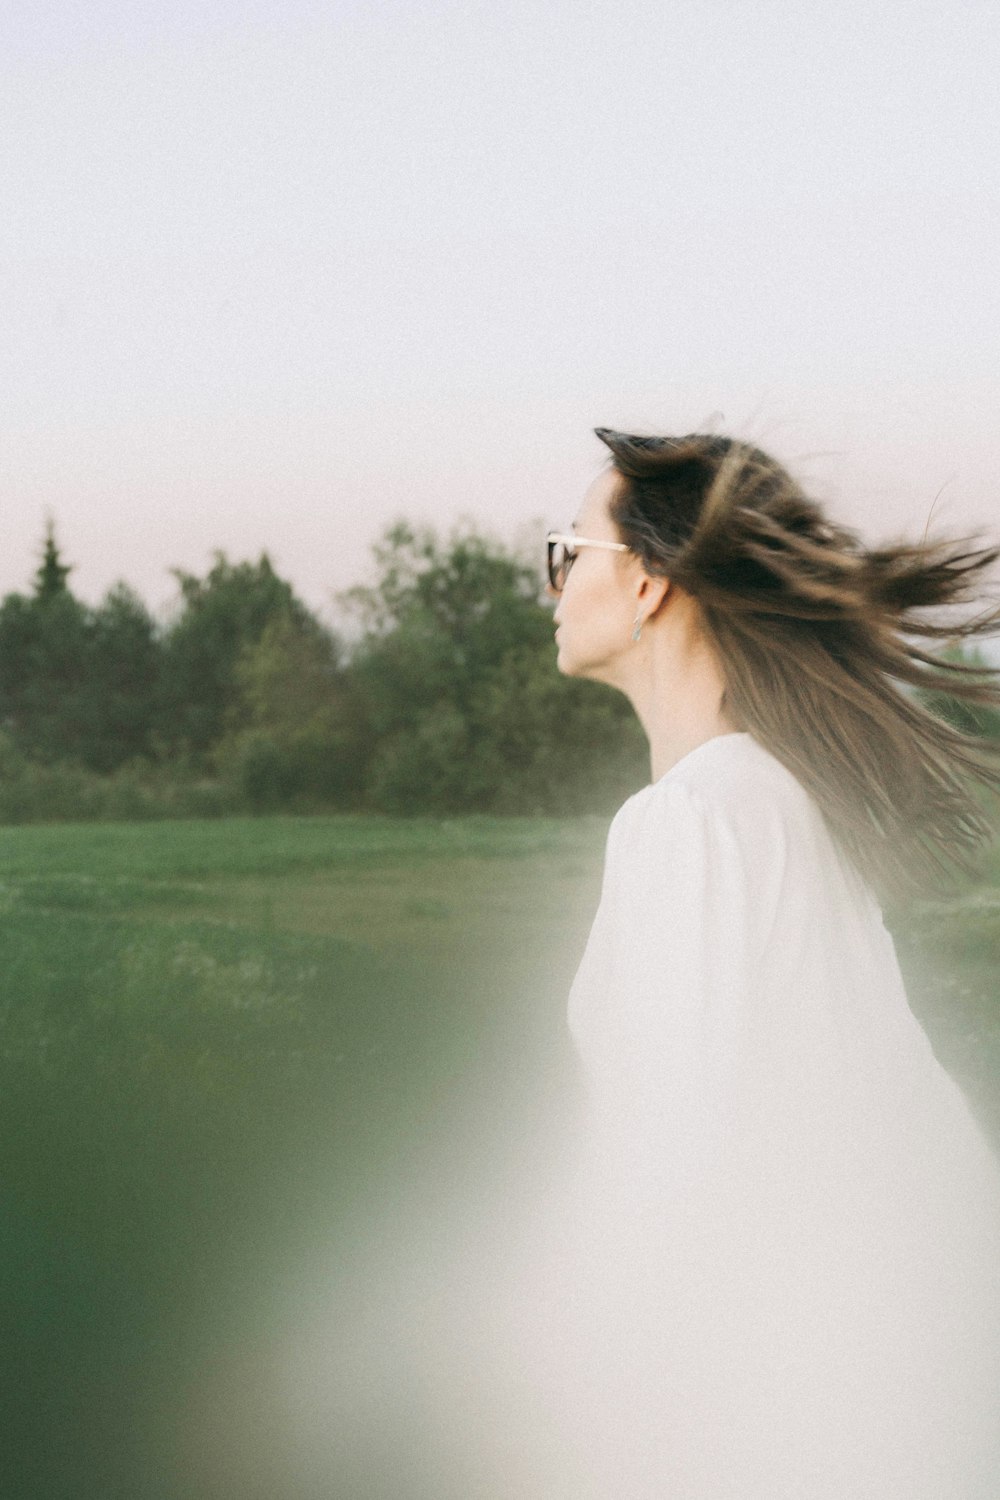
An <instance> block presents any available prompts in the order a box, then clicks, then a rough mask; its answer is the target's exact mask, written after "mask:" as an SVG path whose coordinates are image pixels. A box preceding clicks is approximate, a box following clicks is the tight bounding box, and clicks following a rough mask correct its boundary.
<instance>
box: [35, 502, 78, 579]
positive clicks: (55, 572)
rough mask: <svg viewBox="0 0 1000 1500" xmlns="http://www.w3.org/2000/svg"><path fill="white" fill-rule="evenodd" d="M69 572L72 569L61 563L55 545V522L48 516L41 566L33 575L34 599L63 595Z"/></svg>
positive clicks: (57, 548)
mask: <svg viewBox="0 0 1000 1500" xmlns="http://www.w3.org/2000/svg"><path fill="white" fill-rule="evenodd" d="M71 572H72V568H71V567H70V566H69V565H68V564H66V563H64V562H63V561H62V557H61V555H60V552H59V547H58V545H57V543H56V531H55V522H54V521H53V520H52V517H51V516H50V517H49V519H48V520H47V521H46V523H45V542H44V544H43V548H42V562H41V566H40V567H39V569H38V572H37V573H36V574H35V598H36V599H55V598H57V597H58V596H59V595H60V594H65V593H66V592H67V588H66V579H67V578H68V577H69V575H70V573H71Z"/></svg>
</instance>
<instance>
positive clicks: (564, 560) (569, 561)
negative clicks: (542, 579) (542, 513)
mask: <svg viewBox="0 0 1000 1500" xmlns="http://www.w3.org/2000/svg"><path fill="white" fill-rule="evenodd" d="M545 545H546V546H547V548H548V567H549V583H550V584H551V585H552V588H553V591H554V592H555V593H557V594H561V593H562V591H563V588H564V587H565V584H566V577H567V574H568V573H569V570H570V568H571V567H572V566H573V564H574V562H575V561H576V552H577V548H578V547H603V548H604V549H605V551H607V552H627V551H628V548H627V547H626V545H625V543H624V542H595V541H594V540H593V539H592V538H591V537H588V536H576V535H575V534H574V535H573V536H566V535H564V534H563V533H562V532H561V531H550V532H549V534H548V536H547V537H546V538H545Z"/></svg>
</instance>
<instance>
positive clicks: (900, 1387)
mask: <svg viewBox="0 0 1000 1500" xmlns="http://www.w3.org/2000/svg"><path fill="white" fill-rule="evenodd" d="M597 435H598V437H599V438H600V439H601V440H602V441H603V442H604V443H605V444H606V445H607V446H608V448H609V449H610V451H611V455H612V464H611V468H610V469H609V470H608V471H607V472H605V473H603V474H601V475H600V477H599V478H598V479H597V480H596V481H595V482H594V484H593V485H592V486H591V487H590V489H589V491H588V492H587V495H586V497H585V499H584V503H583V507H582V509H581V511H580V513H579V516H578V518H577V521H576V522H575V524H574V533H573V535H572V536H569V537H560V536H558V535H553V536H552V537H550V542H549V565H550V583H551V588H552V591H553V593H554V594H556V595H558V605H557V607H556V611H555V619H556V622H557V630H556V641H557V644H558V665H559V668H560V670H561V671H562V672H564V673H567V674H569V675H572V676H578V677H587V678H593V679H594V680H596V681H599V682H604V683H608V684H611V685H612V686H614V687H616V688H618V689H620V690H621V691H622V692H623V693H625V694H626V695H627V696H628V698H629V699H630V701H631V703H632V705H633V706H634V708H635V711H636V713H637V714H638V716H639V719H640V720H641V723H642V725H643V728H644V729H645V731H646V734H647V736H648V738H649V743H650V750H651V759H652V783H651V785H649V786H648V787H646V788H645V789H644V790H642V791H640V792H639V793H638V794H637V795H636V796H634V797H632V798H631V799H630V800H629V801H628V802H627V803H626V804H625V806H624V807H623V808H622V809H621V811H620V812H619V813H618V815H617V816H616V818H615V819H614V822H613V824H612V826H611V830H610V834H609V838H608V846H607V855H606V864H605V873H604V883H603V889H602V895H601V901H600V906H599V909H598V912H597V915H596V918H595V921H594V925H593V929H592V932H591V935H590V939H589V942H588V945H587V948H586V952H585V954H584V957H583V961H582V964H581V966H580V970H579V972H578V974H577V977H576V980H575V982H574V985H573V989H572V992H571V996H570V1004H569V1022H570V1029H571V1033H572V1037H573V1040H574V1043H575V1046H576V1049H577V1052H578V1055H579V1059H580V1062H581V1067H582V1073H583V1076H584V1081H585V1085H586V1095H587V1099H586V1106H585V1109H584V1112H583V1117H582V1119H581V1121H580V1128H579V1136H578V1147H579V1149H578V1151H577V1155H576V1161H575V1165H574V1173H573V1177H572V1187H571V1189H569V1190H567V1193H566V1194H565V1195H564V1196H563V1197H562V1198H561V1199H560V1202H559V1205H558V1209H556V1208H555V1206H554V1205H550V1212H549V1214H548V1218H547V1220H546V1223H545V1227H544V1229H543V1228H542V1226H541V1223H536V1224H535V1225H534V1227H533V1229H532V1231H531V1232H530V1233H528V1234H526V1236H525V1242H524V1246H525V1248H524V1253H523V1259H524V1273H523V1276H522V1278H521V1280H520V1281H517V1280H516V1278H515V1282H514V1283H513V1285H514V1286H516V1291H514V1290H508V1294H507V1297H506V1298H504V1297H502V1296H501V1295H500V1293H499V1291H498V1289H497V1288H496V1287H494V1288H493V1289H492V1301H491V1306H492V1307H493V1309H494V1312H495V1319H494V1321H495V1330H494V1331H495V1336H496V1338H497V1340H498V1341H502V1339H503V1337H504V1328H505V1327H506V1328H507V1330H508V1334H509V1330H510V1329H511V1328H513V1327H515V1325H516V1327H517V1328H518V1330H519V1332H518V1333H517V1335H516V1337H513V1339H512V1341H511V1343H510V1346H509V1368H508V1376H507V1381H506V1382H501V1383H500V1385H499V1387H498V1390H499V1391H502V1392H503V1393H504V1394H503V1395H499V1396H498V1398H497V1399H498V1411H500V1412H501V1413H502V1415H501V1416H500V1417H498V1419H497V1422H496V1424H495V1425H496V1427H497V1429H498V1430H499V1429H501V1428H503V1429H505V1430H506V1432H507V1433H508V1434H509V1447H508V1451H507V1455H506V1457H507V1461H508V1463H509V1465H510V1467H509V1471H508V1475H509V1477H508V1480H507V1484H506V1486H504V1485H503V1483H502V1482H500V1481H497V1484H498V1488H497V1489H496V1494H497V1495H498V1496H499V1495H501V1494H502V1495H504V1496H506V1497H510V1500H514V1497H524V1500H526V1497H528V1496H531V1497H537V1500H542V1497H544V1500H552V1497H553V1496H556V1495H560V1496H562V1495H566V1496H570V1495H572V1496H574V1497H575V1500H579V1497H582V1496H584V1495H588V1496H594V1497H600V1500H646V1497H649V1500H652V1497H656V1500H667V1497H670V1500H728V1497H732V1500H737V1497H738V1500H973V1497H974V1500H995V1497H996V1495H997V1494H998V1493H1000V1438H998V1428H1000V1423H998V1409H997V1407H998V1400H1000V1378H998V1377H1000V1183H998V1171H997V1166H996V1163H995V1160H994V1158H993V1156H992V1154H991V1153H990V1151H989V1150H988V1148H987V1146H986V1145H985V1143H984V1140H983V1137H982V1135H981V1133H980V1131H979V1129H978V1127H977V1125H976V1124H975V1123H974V1121H973V1119H972V1117H971V1116H970V1113H969V1111H968V1109H967V1107H966V1104H965V1102H964V1100H963V1098H962V1097H961V1095H960V1094H959V1092H958V1090H957V1088H956V1087H955V1085H954V1084H953V1083H952V1081H951V1079H950V1078H949V1077H948V1076H947V1074H946V1073H945V1072H944V1071H943V1070H942V1068H941V1067H940V1065H939V1064H938V1063H937V1061H936V1059H935V1057H934V1054H933V1053H932V1051H931V1048H930V1046H929V1044H928V1042H927V1040H926V1038H925V1036H924V1033H923V1031H922V1030H921V1028H920V1026H919V1025H918V1024H917V1022H916V1020H915V1019H914V1017H913V1015H912V1013H911V1011H910V1009H909V1007H908V1005H907V1002H906V997H905V994H904V992H903V987H902V983H901V980H900V974H899V969H898V966H897V963H896V958H895V954H894V950H893V945H892V942H891V939H890V938H889V936H888V934H887V932H886V930H885V927H884V926H883V923H882V920H881V913H880V906H879V900H880V898H884V897H885V896H887V895H897V894H899V893H901V892H905V891H913V890H919V889H927V888H933V886H934V884H935V881H937V880H938V879H939V875H940V872H941V871H943V870H944V869H947V868H948V867H949V866H952V865H956V864H957V865H962V864H964V863H966V861H967V857H968V854H969V851H970V850H971V849H973V848H974V846H975V845H976V844H977V842H979V841H980V840H982V839H984V838H986V837H987V836H988V835H989V833H990V827H989V824H988V823H987V822H986V820H985V819H984V817H983V815H982V812H981V811H980V807H979V804H978V803H977V800H976V798H975V797H974V795H973V794H972V792H970V790H969V789H968V788H969V784H970V782H972V783H975V782H976V781H978V782H980V783H981V784H986V785H992V786H996V785H997V784H1000V770H998V767H997V764H996V759H995V757H994V759H993V760H992V761H991V760H990V752H989V750H988V747H987V746H985V745H983V744H980V743H977V742H976V741H975V740H973V739H970V738H969V737H966V736H965V735H964V734H962V733H960V732H959V731H958V730H957V729H955V728H953V727H952V726H951V725H950V724H948V723H946V722H944V721H943V720H941V719H939V718H936V717H933V716H931V715H930V714H929V713H927V712H926V711H925V710H924V709H923V708H921V707H920V706H919V704H918V703H917V702H916V701H915V699H914V698H913V697H912V696H910V695H908V694H907V693H906V692H905V690H903V689H902V688H901V686H900V684H907V683H909V684H913V685H924V686H927V687H931V688H934V689H940V690H942V691H944V692H948V693H951V694H953V695H958V696H964V697H966V698H968V699H970V700H973V701H978V702H996V701H997V696H998V695H997V688H996V686H995V683H994V681H993V678H992V674H991V673H990V672H989V671H988V670H987V669H986V668H970V667H968V666H965V667H962V666H958V665H953V664H950V663H945V662H944V661H941V660H938V659H937V658H935V657H934V656H932V655H929V654H927V653H925V652H924V651H922V650H921V649H919V648H918V647H917V646H916V645H915V644H913V642H912V639H911V637H913V636H918V637H920V636H923V637H931V638H933V637H949V638H954V637H957V636H972V635H974V634H976V633H977V632H986V631H987V630H989V629H996V627H997V623H998V620H1000V611H993V612H992V613H988V614H986V615H980V617H979V618H978V619H973V620H969V621H966V622H965V623H961V624H956V623H955V622H954V620H952V621H950V622H949V623H947V624H945V623H943V622H942V620H941V618H940V616H938V617H937V618H934V617H930V616H928V615H926V614H924V613H922V612H923V611H925V610H927V609H933V608H934V607H936V606H940V605H949V604H955V603H961V602H963V601H964V600H966V599H968V598H969V597H970V595H971V594H972V593H973V592H974V586H975V585H976V584H977V582H978V581H979V580H980V579H981V577H982V575H983V573H984V570H985V569H986V568H987V567H989V565H990V564H991V563H993V562H994V561H995V560H996V558H997V557H998V555H1000V549H978V550H977V549H969V548H965V547H961V546H948V545H945V544H940V543H933V544H932V543H928V544H920V545H914V546H904V545H898V546H894V547H889V548H885V549H883V550H878V551H871V550H866V549H865V548H863V547H862V546H861V545H860V543H859V541H858V538H857V537H856V536H855V535H854V534H853V533H852V532H850V531H848V530H846V529H844V528H842V527H839V526H834V525H831V524H830V523H829V522H828V521H827V520H826V519H825V518H824V516H823V514H822V512H821V510H820V509H819V507H818V506H817V505H816V504H815V503H813V502H812V501H811V500H809V499H808V498H806V497H805V496H804V495H803V493H802V492H801V490H800V489H799V488H798V487H797V485H796V484H795V483H794V482H793V480H792V479H791V478H790V477H789V476H788V474H787V473H785V472H784V470H783V469H782V468H781V467H779V465H778V464H776V463H775V462H774V461H773V460H772V459H770V458H769V457H767V456H766V455H765V454H763V453H761V452H760V451H759V450H757V449H755V448H751V447H748V446H746V445H742V444H739V443H736V442H734V441H730V440H728V439H726V438H723V437H719V436H691V437H685V438H679V439H668V438H644V437H634V436H628V435H625V434H622V433H616V432H611V431H609V430H606V429H598V432H597ZM543 1246H544V1249H543ZM525 1391H527V1392H529V1395H528V1397H527V1399H525V1398H524V1392H525ZM519 1392H520V1395H518V1393H519ZM508 1401H509V1404H504V1403H505V1402H508ZM519 1402H520V1404H519ZM469 1420H470V1421H474V1418H472V1417H470V1418H469ZM522 1424H523V1425H522ZM522 1434H523V1439H524V1440H523V1442H522V1441H521V1438H522ZM543 1451H544V1453H545V1456H544V1457H543V1456H542V1454H543ZM479 1492H480V1491H477V1493H479ZM481 1492H482V1493H483V1494H486V1493H487V1489H483V1490H482V1491H481ZM489 1493H490V1494H491V1495H492V1494H493V1491H492V1490H490V1491H489Z"/></svg>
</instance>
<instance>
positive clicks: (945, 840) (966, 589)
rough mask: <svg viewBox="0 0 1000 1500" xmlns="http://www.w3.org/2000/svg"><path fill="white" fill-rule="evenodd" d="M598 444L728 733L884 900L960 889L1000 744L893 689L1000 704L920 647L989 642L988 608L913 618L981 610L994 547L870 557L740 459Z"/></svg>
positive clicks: (793, 488) (614, 441) (994, 781)
mask: <svg viewBox="0 0 1000 1500" xmlns="http://www.w3.org/2000/svg"><path fill="white" fill-rule="evenodd" d="M595 430H596V433H597V436H598V437H599V438H600V439H601V441H602V442H603V443H605V444H606V445H607V446H608V448H609V449H610V450H611V454H612V464H613V467H614V469H615V470H616V472H617V473H618V475H619V476H620V480H621V482H620V484H619V485H618V489H617V492H616V495H615V497H614V499H613V500H612V503H611V516H612V519H613V520H614V521H615V523H616V524H617V526H618V528H619V531H620V533H621V536H622V540H623V541H625V542H626V543H627V544H628V546H629V547H630V548H631V549H632V550H633V551H634V552H635V553H636V554H637V555H638V556H639V557H640V558H641V559H642V562H643V566H644V567H645V568H646V570H647V572H649V573H651V574H654V575H659V576H661V577H667V578H669V579H671V580H672V581H673V582H674V583H676V584H678V585H679V586H680V587H681V588H682V589H684V590H685V591H686V592H688V593H689V594H691V595H692V596H693V597H694V599H695V600H696V601H697V602H698V604H699V606H700V614H701V619H702V622H703V627H704V629H705V631H706V634H707V637H708V639H709V640H710V642H711V643H712V644H713V646H714V647H715V649H716V652H717V654H718V657H719V660H720V664H721V666H722V670H723V674H724V678H725V684H726V686H725V693H724V697H723V707H724V710H725V712H726V713H727V716H728V717H729V719H730V721H731V722H733V723H734V724H735V726H736V727H737V728H740V729H745V730H748V731H749V732H750V733H751V734H752V735H753V736H754V738H755V739H757V740H758V741H759V742H760V743H761V744H762V745H764V746H765V747H766V748H767V749H768V750H770V751H771V753H772V754H773V755H775V756H776V757H777V759H778V760H780V761H781V762H782V763H783V764H784V765H785V766H787V767H788V769H789V770H790V771H791V772H792V774H793V775H794V776H795V777H796V778H797V779H798V780H799V782H800V783H801V784H802V785H803V786H804V787H805V788H806V790H807V791H808V792H809V793H810V794H811V795H812V797H813V798H814V799H815V801H816V802H817V803H818V805H819V807H820V808H821V810H822V812H823V814H824V815H825V817H826V820H827V823H828V825H829V827H830V829H831V832H832V833H833V835H834V836H835V838H836V839H837V841H838V843H839V845H840V846H841V848H842V849H843V850H844V851H845V853H846V854H847V855H848V857H849V859H850V860H851V861H852V863H853V864H854V866H855V867H856V868H857V869H858V870H859V871H860V872H861V874H862V875H863V877H864V878H865V879H866V880H867V881H868V882H869V883H870V884H871V885H872V886H873V888H874V889H875V890H876V891H877V892H878V893H879V894H880V895H881V896H882V897H886V898H894V897H902V896H907V895H913V894H921V893H923V894H926V893H928V892H930V891H933V890H934V889H935V888H939V886H940V883H941V878H942V876H947V875H948V874H955V873H957V871H959V870H962V871H965V872H966V873H972V872H973V871H974V868H975V862H974V860H973V858H972V854H973V851H974V850H976V849H977V847H979V846H980V845H982V844H983V843H985V842H987V841H988V840H989V839H990V838H991V837H992V835H993V831H994V830H993V825H992V823H991V821H990V819H989V817H988V816H987V815H986V813H985V812H984V810H983V805H982V802H983V799H982V797H981V795H979V794H980V793H981V790H982V789H983V788H990V789H992V790H994V791H996V790H997V789H1000V742H998V741H995V740H993V741H991V740H988V739H986V738H980V737H977V736H976V735H974V734H968V733H965V732H964V731H963V730H961V729H959V728H958V727H957V726H956V725H955V724H953V723H951V722H950V721H949V720H947V719H945V718H942V717H940V716H938V715H937V714H936V713H933V712H931V710H930V709H929V708H927V707H925V706H924V705H923V704H922V703H921V702H920V700H919V699H918V698H917V696H916V695H915V694H913V693H908V692H907V691H906V688H905V686H904V685H905V684H909V685H910V686H911V687H912V688H920V689H925V690H927V691H928V692H929V693H934V694H943V695H947V696H949V697H951V698H955V699H964V700H967V701H969V702H971V703H977V704H986V705H993V706H997V705H1000V681H998V679H1000V672H997V671H996V670H995V669H993V668H991V667H989V666H986V665H982V664H971V663H969V662H967V661H965V662H963V661H951V660H948V659H946V658H944V657H942V656H941V655H940V654H934V653H933V652H932V651H930V650H928V649H924V648H922V647H921V646H919V645H918V644H916V642H917V641H920V640H923V641H925V642H927V641H934V640H944V641H947V642H949V643H950V642H955V641H957V640H961V639H967V638H969V637H973V636H977V635H988V634H990V633H993V632H996V631H997V630H998V629H1000V604H994V605H991V606H988V607H986V608H985V609H984V608H982V607H980V609H979V612H978V613H976V614H974V615H972V616H969V615H968V614H966V615H965V617H964V618H962V619H960V620H957V621H956V620H954V619H951V620H945V619H943V618H942V617H941V616H940V614H938V615H937V616H936V617H935V615H933V614H926V613H924V612H925V611H937V610H938V609H939V608H940V607H941V606H950V605H969V604H973V603H975V602H976V601H977V600H979V602H980V605H981V604H982V596H983V591H984V582H985V577H984V575H985V574H986V572H987V570H988V569H989V568H990V566H991V565H992V564H993V563H995V562H996V561H997V559H998V558H1000V546H976V545H973V544H972V543H971V542H969V541H964V540H963V541H955V540H953V541H947V540H944V541H942V540H935V541H927V540H925V541H922V542H919V543H907V542H899V543H896V544H894V545H890V546H885V547H880V548H874V549H870V548H867V547H865V546H864V545H862V543H861V541H860V538H859V536H858V534H857V533H856V532H854V531H852V530H850V529H848V528H847V527H844V526H838V525H834V524H832V523H831V521H830V520H829V519H828V518H827V517H826V516H825V515H824V513H823V511H822V509H821V507H820V506H819V504H817V503H816V502H815V501H814V500H812V499H809V498H808V497H807V496H806V495H805V494H804V493H803V492H802V490H801V489H800V488H799V486H798V485H797V484H796V482H795V481H794V479H792V477H791V476H790V475H789V474H788V473H787V472H786V471H785V470H784V469H783V468H782V467H781V466H780V465H779V464H778V463H776V462H775V460H774V459H772V458H770V457H769V456H768V455H767V454H766V453H762V452H761V451H760V449H758V448H755V447H752V446H751V445H749V444H745V443H741V442H738V441H736V440H734V439H731V438H726V437H722V436H715V435H702V434H692V435H689V436H686V437H677V438H668V437H637V436H634V435H629V434H626V433H621V432H612V431H611V430H609V429H608V428H604V427H599V428H596V429H595ZM973 540H976V539H973Z"/></svg>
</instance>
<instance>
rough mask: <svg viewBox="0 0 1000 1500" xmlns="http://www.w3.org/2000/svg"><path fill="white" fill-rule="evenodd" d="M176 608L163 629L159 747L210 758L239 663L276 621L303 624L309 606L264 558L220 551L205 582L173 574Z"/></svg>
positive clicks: (230, 706)
mask: <svg viewBox="0 0 1000 1500" xmlns="http://www.w3.org/2000/svg"><path fill="white" fill-rule="evenodd" d="M174 576H175V578H176V579H177V581H178V583H179V585H180V592H181V609H180V612H179V614H178V615H177V618H176V619H175V620H174V621H173V623H172V624H171V626H170V627H169V629H168V630H167V633H166V637H165V640H164V659H163V694H162V704H163V719H162V733H163V738H164V742H165V743H166V744H167V746H168V747H170V748H171V749H172V750H173V751H174V752H177V751H183V752H189V753H192V754H193V755H195V756H196V757H201V758H204V757H206V756H207V754H208V752H209V751H210V750H211V747H212V746H213V745H215V744H216V743H217V742H218V741H219V739H220V738H221V737H222V735H223V732H224V731H225V729H226V727H227V722H228V720H229V718H230V716H231V714H232V712H233V708H234V705H235V702H236V699H237V696H238V691H239V690H238V685H237V680H236V664H237V662H238V661H239V659H240V657H241V656H242V654H243V653H244V652H245V651H246V650H247V648H250V647H253V646H255V645H256V644H257V642H258V641H259V640H260V638H261V636H262V635H263V633H264V630H265V628H266V626H267V624H268V622H269V621H270V620H273V619H275V618H276V617H278V616H281V615H287V616H289V617H290V618H292V619H295V620H298V621H301V622H305V621H306V620H307V619H308V617H309V611H308V610H307V608H306V606H305V605H304V604H303V603H302V602H301V601H300V600H299V599H297V598H296V596H295V593H294V592H293V590H292V586H291V584H289V583H286V582H285V581H284V579H282V578H279V577H278V575H277V574H276V573H275V571H274V569H273V567H272V566H271V562H270V559H269V558H268V557H267V555H266V554H264V555H262V556H261V557H260V558H259V560H258V561H257V562H256V563H251V562H240V563H231V562H230V561H229V560H228V558H227V557H226V556H225V554H224V553H222V552H219V553H217V554H216V557H215V562H214V564H213V566H212V568H211V569H210V571H209V573H208V574H207V576H206V577H205V578H197V577H196V576H195V575H194V574H191V573H185V572H183V571H181V570H180V569H175V571H174Z"/></svg>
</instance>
